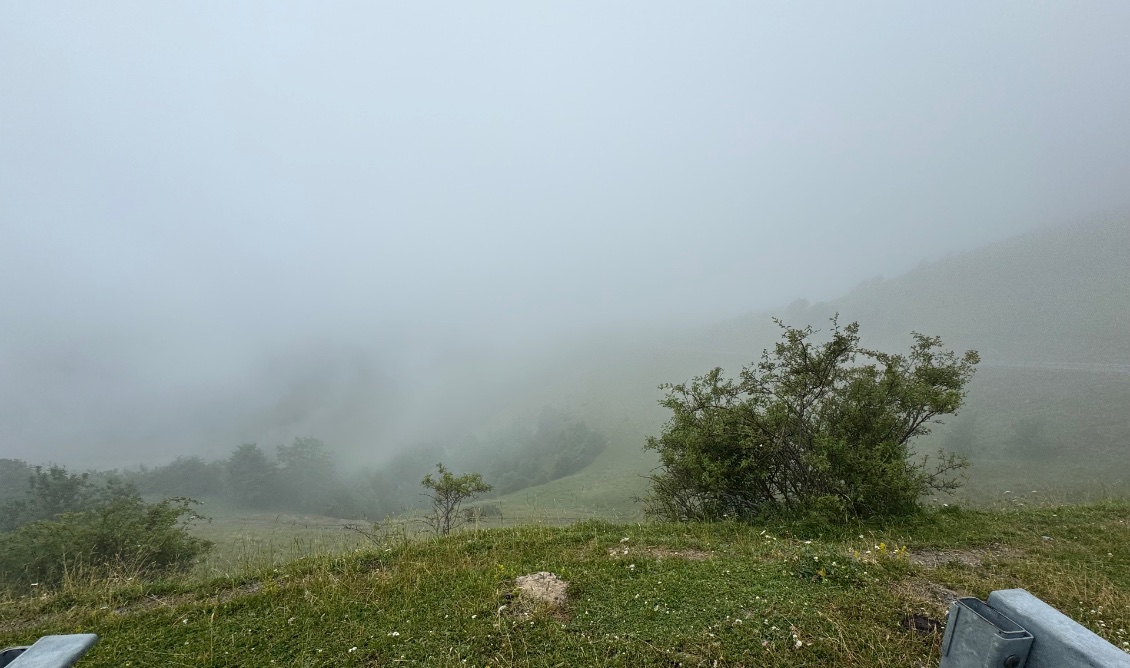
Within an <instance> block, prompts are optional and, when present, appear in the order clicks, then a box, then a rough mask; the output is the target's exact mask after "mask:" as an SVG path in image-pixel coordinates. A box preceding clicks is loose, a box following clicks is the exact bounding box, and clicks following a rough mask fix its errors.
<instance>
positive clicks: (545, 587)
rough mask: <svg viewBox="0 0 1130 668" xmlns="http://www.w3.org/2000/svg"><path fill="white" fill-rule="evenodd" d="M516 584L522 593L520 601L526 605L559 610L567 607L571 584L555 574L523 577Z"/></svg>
mask: <svg viewBox="0 0 1130 668" xmlns="http://www.w3.org/2000/svg"><path fill="white" fill-rule="evenodd" d="M514 582H515V584H517V585H518V590H519V591H520V592H521V593H520V595H519V599H520V600H521V601H522V602H524V603H526V604H532V605H534V606H538V605H541V606H549V607H553V608H557V607H561V606H563V605H565V602H566V601H567V600H568V596H567V591H568V589H569V583H568V582H566V581H564V580H562V579H561V578H559V577H557V575H555V574H553V573H547V572H546V571H542V572H540V573H533V574H531V575H522V576H520V577H518V578H517V579H516V580H515V581H514Z"/></svg>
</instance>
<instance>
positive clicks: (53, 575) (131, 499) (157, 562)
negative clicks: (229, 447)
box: [0, 494, 212, 587]
mask: <svg viewBox="0 0 1130 668" xmlns="http://www.w3.org/2000/svg"><path fill="white" fill-rule="evenodd" d="M192 503H193V502H192V501H191V500H190V499H166V500H164V501H159V502H157V503H146V502H145V501H143V500H142V498H141V497H140V496H138V495H136V494H134V495H131V496H127V497H120V498H116V499H112V500H110V501H108V502H106V503H104V504H101V505H99V506H98V507H97V508H94V509H92V510H87V511H83V512H77V513H64V514H62V515H60V516H59V517H57V518H56V519H54V520H40V521H37V522H32V523H30V524H25V525H23V526H21V527H20V528H18V529H16V530H15V531H13V532H10V533H6V534H2V535H0V583H2V584H3V585H6V586H7V587H11V586H13V585H20V584H24V585H29V584H32V583H37V584H39V585H41V586H49V585H55V584H59V583H61V582H63V581H64V580H65V579H66V578H67V577H68V576H69V575H70V576H78V577H83V578H88V577H109V576H113V575H120V576H123V577H147V576H151V575H157V574H164V573H170V572H180V571H186V570H188V569H190V568H191V567H192V566H193V564H195V563H196V561H197V559H198V558H199V557H200V556H202V555H203V554H205V553H206V552H207V551H208V550H209V549H210V548H211V546H212V544H211V543H210V542H209V541H206V540H202V539H200V538H196V537H195V536H192V535H191V534H190V533H189V531H188V524H189V523H190V522H191V521H192V520H193V519H195V518H196V515H195V513H193V511H192Z"/></svg>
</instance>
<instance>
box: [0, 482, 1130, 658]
mask: <svg viewBox="0 0 1130 668" xmlns="http://www.w3.org/2000/svg"><path fill="white" fill-rule="evenodd" d="M389 540H390V541H391V542H390V543H389V544H386V545H381V546H376V545H374V546H372V547H368V548H363V549H356V550H353V551H350V552H347V553H345V554H341V555H337V556H321V557H308V558H304V559H299V560H297V561H294V562H291V563H289V564H286V565H282V566H278V567H277V568H274V567H269V568H263V569H259V570H256V571H249V572H247V573H245V574H243V575H241V576H238V577H230V576H229V577H222V578H216V579H211V580H208V581H206V582H204V583H200V582H199V581H196V582H193V581H190V580H184V581H171V582H164V583H137V582H133V581H122V582H101V583H86V584H76V583H72V584H71V585H69V586H67V587H65V588H63V589H62V590H59V591H52V592H36V591H34V590H33V591H30V592H28V593H27V594H25V595H23V596H16V597H10V598H8V599H6V600H3V601H2V602H0V647H2V646H7V645H13V644H24V643H28V642H30V641H32V640H34V639H35V638H36V637H38V636H40V635H43V634H47V633H74V632H93V633H97V634H99V636H101V642H100V643H99V644H98V646H97V647H96V648H95V649H94V650H93V651H92V652H91V653H90V654H89V655H87V657H86V658H85V659H83V661H82V662H81V663H80V665H82V666H89V667H91V668H93V667H95V666H131V665H133V666H271V665H293V666H387V665H401V664H403V665H427V666H512V665H521V666H575V665H622V666H638V665H663V666H673V665H685V666H817V665H820V666H829V665H833V666H848V665H860V666H916V665H922V666H931V665H937V661H938V659H937V653H938V645H939V642H940V639H941V630H940V627H936V626H934V625H933V623H932V622H931V621H930V620H938V621H942V620H944V611H945V607H946V605H947V601H948V600H949V599H950V598H951V597H953V596H954V595H975V596H980V597H984V596H986V595H987V594H988V593H989V592H990V591H991V590H993V589H1002V588H1010V587H1023V588H1025V589H1028V590H1029V591H1031V592H1032V593H1034V594H1035V595H1037V596H1039V597H1041V598H1043V599H1044V600H1046V601H1048V602H1049V603H1051V604H1052V605H1054V606H1056V607H1057V608H1059V609H1061V610H1063V611H1064V612H1066V613H1067V614H1069V615H1071V616H1072V617H1074V618H1075V619H1076V620H1078V621H1079V622H1081V623H1083V624H1084V625H1086V626H1087V627H1089V628H1090V629H1092V630H1093V631H1095V632H1096V633H1098V634H1099V635H1101V636H1103V637H1105V638H1107V639H1108V640H1110V641H1111V642H1113V643H1114V644H1116V645H1118V646H1120V647H1125V648H1130V644H1128V643H1130V504H1127V503H1125V502H1108V503H1103V504H1097V505H1089V506H1071V507H1058V508H1044V509H1019V510H1005V511H993V512H989V511H969V510H958V509H954V508H944V509H940V510H938V511H934V512H931V513H929V514H928V515H927V516H926V517H925V518H922V519H920V520H919V521H917V522H915V523H913V524H906V525H899V526H889V527H886V528H884V529H877V528H867V527H862V528H861V527H842V528H839V529H836V530H835V535H829V530H827V529H825V530H823V534H822V535H821V534H820V533H817V532H808V533H805V532H802V531H800V530H796V529H792V530H790V529H789V528H788V527H785V526H782V525H777V526H753V527H751V526H743V525H738V524H715V525H702V524H682V525H672V524H643V525H639V524H633V525H615V524H608V523H604V522H597V521H587V522H582V523H579V524H575V525H572V526H569V527H550V526H525V527H517V528H509V529H490V530H485V531H477V532H465V533H461V534H458V535H454V536H451V537H449V538H445V539H439V540H436V539H428V540H403V539H401V540H397V539H395V538H390V539H389ZM539 571H551V572H553V573H555V574H557V575H558V576H560V577H561V578H562V579H564V580H565V581H567V582H568V583H569V584H568V589H567V600H566V601H565V602H564V604H562V605H557V606H555V605H553V604H549V603H543V602H537V601H534V600H532V599H530V598H529V597H527V596H526V595H524V594H522V593H520V592H519V590H518V588H517V587H516V582H515V581H516V578H517V577H518V576H521V575H525V574H530V573H536V572H539ZM914 615H918V618H917V619H916V620H915V619H914V617H913V616H914ZM908 616H909V617H908ZM908 625H909V626H912V627H913V626H917V627H919V628H918V630H913V629H908V628H907V626H908Z"/></svg>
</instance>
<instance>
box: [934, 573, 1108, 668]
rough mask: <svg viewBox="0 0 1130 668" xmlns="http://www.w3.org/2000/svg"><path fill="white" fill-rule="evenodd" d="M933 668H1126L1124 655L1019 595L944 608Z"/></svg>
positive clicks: (1031, 598) (1029, 596)
mask: <svg viewBox="0 0 1130 668" xmlns="http://www.w3.org/2000/svg"><path fill="white" fill-rule="evenodd" d="M939 668H1130V654H1127V653H1126V652H1124V651H1122V650H1120V649H1118V648H1117V647H1115V646H1114V645H1112V644H1110V643H1109V642H1107V641H1105V640H1103V639H1102V638H1100V637H1099V636H1097V635H1095V634H1094V633H1092V632H1091V631H1089V630H1088V629H1086V628H1085V627H1083V625H1081V624H1079V623H1078V622H1076V621H1075V620H1073V619H1071V618H1070V617H1068V616H1067V615H1065V614H1063V613H1062V612H1060V611H1059V610H1056V609H1055V608H1053V607H1052V606H1050V605H1048V604H1047V603H1044V602H1043V601H1041V600H1040V599H1038V598H1036V597H1035V596H1033V595H1032V594H1029V593H1028V592H1026V591H1024V590H1023V589H1005V590H1001V591H994V592H993V593H992V594H990V595H989V601H988V603H983V602H981V601H979V600H978V599H975V598H962V599H958V600H956V601H954V602H953V604H952V605H951V606H950V612H949V618H948V619H947V621H946V631H945V635H944V636H943V637H942V662H941V664H940V666H939Z"/></svg>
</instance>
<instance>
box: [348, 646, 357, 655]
mask: <svg viewBox="0 0 1130 668" xmlns="http://www.w3.org/2000/svg"><path fill="white" fill-rule="evenodd" d="M356 651H357V648H356V647H350V648H349V653H350V654H352V653H354V652H356Z"/></svg>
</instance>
